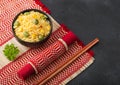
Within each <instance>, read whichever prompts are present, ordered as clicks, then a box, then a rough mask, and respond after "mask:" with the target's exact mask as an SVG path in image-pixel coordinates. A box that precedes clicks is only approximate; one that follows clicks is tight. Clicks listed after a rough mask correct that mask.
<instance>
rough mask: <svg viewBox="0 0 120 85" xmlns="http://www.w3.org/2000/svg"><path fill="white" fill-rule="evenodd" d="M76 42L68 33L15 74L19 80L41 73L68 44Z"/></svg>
mask: <svg viewBox="0 0 120 85" xmlns="http://www.w3.org/2000/svg"><path fill="white" fill-rule="evenodd" d="M76 40H77V37H76V36H75V35H74V34H73V33H72V32H68V34H66V35H65V36H64V37H63V38H62V39H58V40H57V41H56V42H54V43H53V44H52V45H50V46H49V47H48V48H46V49H45V50H43V51H42V52H40V53H38V55H36V57H35V58H34V59H31V60H30V61H29V63H28V64H26V65H25V66H24V67H22V68H21V69H20V70H19V71H18V72H17V73H18V76H19V77H20V78H21V79H26V78H28V77H29V76H30V75H32V74H35V73H36V74H37V73H38V72H41V71H42V70H43V69H44V68H45V67H46V66H48V65H49V64H50V63H51V62H52V61H54V60H55V59H57V58H58V57H59V56H60V55H62V54H63V53H64V52H65V51H66V50H67V49H68V46H69V45H70V44H72V43H73V42H74V41H76Z"/></svg>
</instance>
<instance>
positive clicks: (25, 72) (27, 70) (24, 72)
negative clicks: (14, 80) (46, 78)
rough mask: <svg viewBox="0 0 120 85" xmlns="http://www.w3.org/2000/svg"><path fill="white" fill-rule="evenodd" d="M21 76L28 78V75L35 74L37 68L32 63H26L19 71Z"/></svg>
mask: <svg viewBox="0 0 120 85" xmlns="http://www.w3.org/2000/svg"><path fill="white" fill-rule="evenodd" d="M17 74H18V76H19V78H21V79H23V80H24V79H26V78H27V77H28V76H30V75H32V74H35V70H34V69H33V67H32V66H31V64H29V63H28V64H26V65H25V66H24V67H22V68H21V69H20V70H19V71H18V72H17Z"/></svg>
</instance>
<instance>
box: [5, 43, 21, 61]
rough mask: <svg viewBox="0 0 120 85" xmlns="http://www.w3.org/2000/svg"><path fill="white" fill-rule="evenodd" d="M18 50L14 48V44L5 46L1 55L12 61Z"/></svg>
mask: <svg viewBox="0 0 120 85" xmlns="http://www.w3.org/2000/svg"><path fill="white" fill-rule="evenodd" d="M19 52H20V51H19V49H18V48H17V47H15V46H14V44H6V46H5V48H4V50H3V53H4V55H5V56H6V57H7V58H8V59H9V60H10V61H12V60H14V59H15V58H16V56H17V54H18V53H19Z"/></svg>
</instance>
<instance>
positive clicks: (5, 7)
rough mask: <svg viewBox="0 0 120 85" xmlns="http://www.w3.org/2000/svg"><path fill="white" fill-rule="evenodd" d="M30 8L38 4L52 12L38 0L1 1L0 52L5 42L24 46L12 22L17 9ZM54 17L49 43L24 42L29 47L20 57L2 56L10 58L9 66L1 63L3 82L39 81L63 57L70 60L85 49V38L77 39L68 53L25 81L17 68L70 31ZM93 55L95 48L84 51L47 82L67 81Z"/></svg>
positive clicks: (30, 84) (29, 84) (31, 83)
mask: <svg viewBox="0 0 120 85" xmlns="http://www.w3.org/2000/svg"><path fill="white" fill-rule="evenodd" d="M8 2H9V3H8ZM6 3H7V4H6ZM30 8H36V9H40V10H43V11H45V12H47V13H50V11H49V9H47V7H46V6H45V5H43V4H42V3H41V2H40V1H39V0H34V1H33V0H1V1H0V10H1V11H0V49H1V50H0V53H2V52H1V51H2V49H3V45H4V44H6V43H11V42H12V43H14V44H16V45H18V47H21V45H20V46H19V44H18V43H17V41H16V40H15V39H14V37H13V34H12V31H11V22H12V20H13V18H14V16H15V15H16V14H17V13H19V12H20V11H22V10H24V9H30ZM51 19H52V22H53V26H54V28H53V29H54V30H53V33H52V35H51V36H50V39H49V40H48V41H47V42H46V43H44V44H42V45H41V46H40V47H39V48H27V47H24V46H23V48H24V49H26V50H25V51H24V52H21V54H20V55H19V57H18V58H17V59H16V60H15V61H13V62H8V61H5V60H4V58H2V60H0V62H2V63H3V64H4V63H6V62H7V63H6V64H7V65H6V64H5V65H6V66H4V67H2V69H1V70H0V84H2V85H6V84H8V85H34V84H39V82H40V81H42V80H43V79H44V78H46V77H47V76H48V75H49V74H51V73H52V72H54V70H56V69H57V68H58V67H59V65H62V64H63V63H64V61H66V60H68V59H69V58H71V57H72V56H74V55H75V53H76V52H77V51H78V50H80V49H82V47H83V44H82V42H81V41H76V42H75V43H73V44H72V45H71V46H69V50H68V51H67V52H66V53H64V54H63V55H62V56H60V58H59V59H57V60H55V61H54V62H52V63H51V64H50V65H49V66H48V67H46V68H45V69H44V70H43V71H42V72H41V73H39V74H37V75H33V76H31V77H30V78H28V79H27V80H25V81H23V80H21V79H20V78H18V76H17V74H16V72H17V71H18V70H19V69H20V68H21V67H22V66H24V65H25V64H26V63H27V61H29V60H30V59H31V58H34V56H35V55H36V54H37V53H39V52H41V51H42V50H43V49H45V48H46V47H48V46H49V45H50V44H52V43H53V42H54V41H56V40H57V39H58V38H61V37H62V36H64V35H65V34H66V33H67V32H68V31H69V30H68V29H67V28H66V27H65V26H63V25H62V26H60V25H59V24H58V23H57V22H56V21H55V20H54V19H53V18H52V17H51ZM92 56H93V53H92V52H86V53H84V54H83V55H82V56H80V57H79V58H78V59H76V60H75V61H74V62H73V63H71V65H69V66H68V67H66V68H65V69H64V70H63V71H61V72H60V73H58V74H57V75H56V76H55V77H53V78H52V79H50V80H49V81H48V82H46V84H47V85H58V84H65V83H67V82H68V81H70V80H71V79H72V78H74V77H75V76H76V75H78V74H79V73H80V72H82V71H83V70H84V69H85V68H86V67H88V66H89V65H90V64H91V63H92V62H93V60H94V58H93V57H92ZM0 57H1V55H0ZM8 63H9V64H8Z"/></svg>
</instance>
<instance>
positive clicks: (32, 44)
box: [12, 9, 53, 47]
mask: <svg viewBox="0 0 120 85" xmlns="http://www.w3.org/2000/svg"><path fill="white" fill-rule="evenodd" d="M30 11H35V12H39V13H42V14H44V15H46V16H47V20H48V21H49V23H50V26H51V30H50V32H49V34H48V35H47V36H46V37H45V38H44V39H43V40H41V41H38V42H27V41H23V40H21V39H20V38H18V36H17V35H16V34H15V31H14V28H13V26H14V23H15V21H16V19H17V18H18V16H19V15H20V14H21V13H25V12H30ZM52 28H53V26H52V21H51V19H50V17H49V16H48V15H47V14H46V13H45V12H43V11H41V10H38V9H27V10H24V11H22V12H20V13H19V14H17V15H16V16H15V18H14V20H13V22H12V31H13V34H14V36H15V38H16V39H17V41H18V42H20V43H21V44H23V45H25V46H28V47H34V46H39V45H40V44H42V43H44V42H45V41H47V40H48V38H49V36H50V35H51V33H52Z"/></svg>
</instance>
